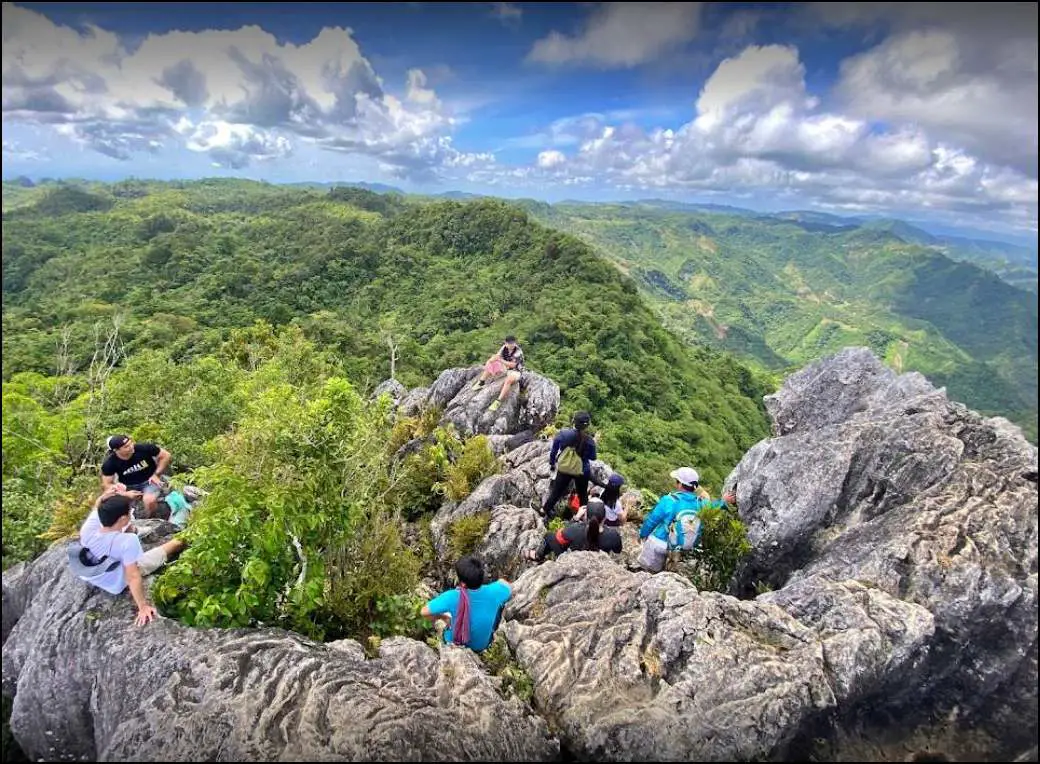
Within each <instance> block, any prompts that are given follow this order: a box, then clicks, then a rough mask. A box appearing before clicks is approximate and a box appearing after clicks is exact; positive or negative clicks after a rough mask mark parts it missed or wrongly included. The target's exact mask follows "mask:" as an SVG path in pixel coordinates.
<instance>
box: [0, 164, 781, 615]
mask: <svg viewBox="0 0 1040 764" xmlns="http://www.w3.org/2000/svg"><path fill="white" fill-rule="evenodd" d="M8 190H9V189H8V187H7V186H6V185H5V212H4V225H3V290H4V291H3V294H4V302H3V378H4V408H3V416H4V463H3V469H4V484H3V490H4V497H3V498H4V507H5V511H4V517H3V519H4V564H5V566H6V565H8V564H10V563H11V562H13V561H15V560H16V559H18V558H20V557H25V556H27V555H31V554H33V553H35V552H38V551H39V544H40V543H42V542H40V541H39V540H37V534H39V533H40V532H42V531H43V530H45V529H46V528H47V527H48V526H51V524H52V522H53V523H54V527H53V528H52V531H53V532H54V533H57V532H58V531H60V530H61V529H65V530H68V529H69V527H70V526H71V527H74V525H75V522H77V521H78V519H79V518H80V517H82V513H83V507H84V502H85V501H86V497H88V496H89V494H90V493H91V491H93V490H95V488H96V485H97V477H96V469H97V464H98V462H99V460H100V457H101V456H102V454H101V451H100V444H101V442H102V438H103V436H104V435H105V434H108V433H110V432H112V431H129V432H131V433H132V434H134V435H135V436H136V437H138V439H155V440H158V441H159V442H161V443H163V444H164V445H166V446H167V447H168V448H170V450H171V451H172V452H173V454H174V460H175V469H176V470H177V471H178V472H179V473H180V474H186V473H187V471H189V470H196V473H195V475H194V477H195V478H196V479H198V480H200V481H201V482H202V483H204V484H208V485H210V486H211V488H212V487H218V486H226V485H233V486H235V487H236V488H235V491H233V492H231V493H228V492H227V491H224V490H217V491H216V492H215V493H214V495H213V496H211V498H210V499H209V500H207V502H206V507H207V510H206V512H207V513H214V514H215V515H219V514H220V513H221V512H226V511H228V509H229V508H233V509H234V514H235V515H236V516H240V517H243V518H249V517H254V516H256V515H255V512H256V511H257V510H256V508H257V507H258V506H261V505H266V506H275V507H278V508H279V509H278V512H277V516H278V517H294V516H295V514H294V513H293V512H291V511H290V509H291V508H292V507H294V506H295V507H297V508H298V509H300V510H302V508H303V504H300V502H301V501H303V502H304V503H307V502H310V504H309V506H315V507H316V508H317V509H316V511H315V513H314V514H315V518H316V519H315V520H314V526H313V527H310V526H308V527H306V528H298V529H297V530H296V531H294V532H295V533H296V534H297V536H298V537H300V538H301V539H303V538H304V537H306V538H327V535H328V532H329V526H328V522H329V519H328V518H329V517H330V515H329V514H328V512H325V511H324V510H322V509H321V508H322V507H323V506H326V505H327V506H332V504H334V499H335V495H336V490H334V488H333V487H332V485H331V484H330V483H329V478H328V477H327V476H326V475H325V473H324V472H323V470H322V468H321V464H322V461H321V459H322V456H323V455H324V456H325V457H326V458H327V459H328V461H329V467H328V468H329V469H330V470H332V471H333V473H334V474H335V475H338V476H339V477H342V475H343V474H355V473H354V472H352V470H357V469H361V473H360V474H368V475H380V476H381V477H379V478H378V480H376V479H375V478H373V480H374V481H375V482H373V483H372V484H368V483H366V484H365V485H363V486H359V488H358V492H357V497H358V498H357V502H356V503H357V504H358V506H360V505H362V504H365V503H366V502H367V501H369V500H371V499H372V497H373V496H378V497H379V498H378V500H377V501H376V500H373V501H374V506H376V507H377V508H378V507H384V505H385V508H386V511H387V512H390V511H394V510H400V509H408V508H407V507H402V506H401V502H400V501H399V500H394V499H392V498H387V496H386V495H385V493H386V490H389V489H387V486H394V488H393V490H391V491H390V493H391V494H393V493H395V492H396V493H397V494H398V495H410V496H416V495H417V493H418V492H417V491H416V489H415V485H414V483H415V480H412V479H411V478H410V477H408V476H396V477H395V476H394V474H392V471H389V472H388V471H387V470H389V466H388V465H387V464H385V463H384V462H381V461H380V459H384V458H385V455H376V454H374V453H368V452H367V451H366V449H367V448H368V446H365V447H363V448H361V451H363V452H365V456H364V457H363V458H362V457H361V456H358V457H357V459H361V460H362V461H361V462H356V461H353V460H352V459H354V457H351V456H350V454H351V453H353V452H354V451H356V450H357V448H355V446H357V444H371V443H379V442H384V441H385V440H386V438H387V437H389V436H388V435H387V433H386V432H384V431H383V430H381V429H380V428H381V427H382V426H383V425H381V424H379V423H378V422H377V421H375V420H368V419H365V420H364V421H361V419H356V420H355V419H351V420H350V421H348V422H344V423H342V426H339V427H337V428H333V430H332V431H334V432H335V433H336V435H335V437H333V435H331V434H330V432H332V431H330V430H329V429H328V427H329V424H328V422H327V421H325V419H323V416H324V415H322V416H319V415H318V414H319V413H320V412H321V411H327V410H329V407H330V406H331V405H332V404H330V403H329V401H347V402H348V403H349V406H348V408H349V409H351V410H353V408H351V407H355V406H356V405H357V404H356V402H355V403H350V402H351V401H356V400H360V399H364V398H365V397H366V396H367V395H368V394H369V391H370V390H371V389H372V388H373V387H374V386H375V385H376V384H378V383H379V382H380V381H382V380H383V379H385V378H386V377H387V376H388V373H389V358H388V353H387V351H386V347H387V345H386V341H387V338H392V339H393V341H394V342H395V343H398V344H399V345H400V349H401V356H400V359H399V360H398V362H397V371H398V373H397V377H398V378H399V379H400V380H401V381H402V382H404V383H405V384H406V385H409V386H412V385H418V384H429V383H430V382H431V381H432V380H433V379H434V378H435V377H436V375H437V374H438V373H439V372H440V371H441V370H442V369H444V368H446V367H450V366H459V365H470V364H474V363H480V362H482V361H483V359H484V358H486V357H487V355H488V354H489V353H490V352H492V351H493V350H494V349H495V348H496V347H497V346H498V344H499V342H500V340H501V338H502V337H503V336H504V335H505V334H507V333H515V334H516V335H517V336H518V338H519V340H520V342H521V343H522V344H523V346H524V349H525V353H526V357H527V360H528V364H529V366H530V367H531V368H532V369H533V370H535V371H537V372H540V373H543V374H545V375H547V376H549V377H551V378H552V379H554V380H555V381H557V382H558V383H559V384H560V386H561V389H562V391H563V410H562V411H561V414H560V419H559V423H561V424H562V423H563V422H565V421H566V419H567V418H568V417H569V415H570V414H571V413H573V412H574V411H575V410H578V409H588V410H590V411H591V412H592V414H593V422H594V429H596V430H597V432H598V433H599V436H600V445H601V453H602V454H603V456H604V458H606V459H608V460H609V461H610V462H611V463H612V464H614V465H615V467H616V468H617V469H619V470H620V471H622V472H624V473H625V474H626V475H627V476H628V477H629V479H630V481H631V482H632V483H634V484H635V485H639V486H642V487H647V488H650V489H652V490H661V489H662V488H664V487H665V486H666V485H667V483H668V478H667V473H668V471H669V470H670V469H671V468H673V467H674V466H675V465H676V464H679V463H689V464H692V465H694V466H696V467H697V468H698V469H699V470H700V471H701V472H702V475H704V481H705V482H706V483H707V485H708V486H709V487H710V488H712V489H713V490H716V491H717V490H718V488H719V486H720V484H721V481H722V479H723V478H724V477H725V475H726V474H727V473H728V471H729V470H730V469H732V467H733V466H734V465H735V464H736V462H737V461H738V460H739V459H740V457H741V456H742V455H743V453H744V451H745V450H746V449H747V448H748V447H749V446H751V445H752V444H753V443H755V442H756V441H757V440H759V439H760V438H762V437H765V436H766V435H767V434H768V427H767V422H766V418H765V416H764V412H763V409H762V403H761V399H762V396H763V395H764V394H765V393H766V392H768V390H767V389H766V388H765V387H764V386H763V384H762V382H761V381H760V380H759V379H758V378H757V377H756V376H755V374H753V373H751V372H749V371H748V369H747V368H745V367H744V366H742V365H740V364H739V363H738V362H736V361H734V360H733V359H732V357H731V356H729V355H728V354H725V353H720V352H718V351H715V350H712V349H708V348H703V347H701V348H691V347H687V346H685V345H684V344H683V343H682V342H681V341H680V340H679V339H677V338H676V337H675V336H674V335H673V334H671V333H670V332H669V331H667V330H666V329H664V328H663V327H662V326H661V324H660V322H659V321H658V319H657V318H656V316H655V315H654V313H653V312H652V310H651V309H650V308H649V307H648V306H647V304H646V302H645V300H644V298H643V297H642V296H641V295H640V294H639V291H638V289H637V288H636V287H635V285H634V283H633V282H632V281H631V280H630V279H627V278H625V277H624V276H623V275H622V274H620V273H618V271H617V269H616V268H614V267H613V266H612V265H611V264H609V263H607V262H605V261H604V260H602V259H601V258H599V257H598V256H597V255H596V254H594V253H593V252H592V251H591V250H590V248H589V247H588V246H587V245H585V244H583V243H581V242H580V241H578V240H577V239H575V238H573V237H570V236H567V235H563V234H559V233H556V232H554V231H552V230H549V229H547V228H544V227H542V226H541V225H539V224H537V223H534V222H532V221H531V220H529V219H528V217H527V215H526V214H525V213H524V212H523V211H521V210H519V209H517V208H515V207H513V206H510V205H507V204H505V203H501V202H495V201H479V202H470V203H466V204H460V203H458V202H454V201H444V202H436V203H410V202H406V201H404V200H402V199H401V198H399V197H395V196H392V195H377V194H374V193H371V192H367V191H361V190H356V189H334V190H332V191H331V192H330V191H326V190H313V189H301V188H287V187H277V186H271V185H265V184H261V183H252V182H244V181H234V180H213V181H200V182H188V183H146V182H134V181H128V182H122V183H117V184H113V185H97V184H91V185H83V186H78V185H67V186H61V187H58V188H54V187H51V188H44V189H40V188H36V189H17V190H15V189H12V191H13V193H12V194H10V198H8V196H9V195H8ZM344 405H346V404H344ZM333 408H335V407H333ZM316 412H318V413H316ZM358 417H361V415H360V414H358ZM300 428H303V430H305V431H306V432H307V433H308V434H307V435H306V437H303V439H302V441H301V442H306V443H307V444H310V445H309V446H308V448H309V449H311V450H308V449H307V448H304V447H303V446H301V445H298V444H297V445H296V446H294V445H293V443H294V437H296V436H293V435H292V433H294V432H296V433H298V432H299V431H300ZM308 428H309V429H308ZM249 433H252V435H249ZM297 439H299V438H297ZM316 443H317V444H321V445H320V447H318V448H317V450H314V448H315V447H314V444H316ZM264 444H266V445H264ZM467 447H468V446H467V445H465V444H459V445H458V449H459V453H460V454H463V453H464V452H465V449H466V448H467ZM380 453H381V452H380ZM365 459H367V460H369V461H364V460H365ZM473 460H474V462H475V463H476V462H479V461H480V460H479V458H478V456H474V457H473ZM255 461H261V462H264V463H265V465H266V468H274V470H275V471H274V472H269V471H268V472H264V473H263V475H265V476H270V475H275V476H285V475H290V474H292V475H293V476H294V477H293V478H292V479H289V478H285V480H284V486H282V487H281V488H280V487H279V485H282V484H281V483H278V482H277V481H276V482H273V483H272V482H264V481H260V480H258V481H254V483H243V482H242V481H241V477H242V476H243V475H244V474H249V465H250V464H251V463H253V462H255ZM359 464H360V466H359ZM337 465H338V466H337ZM442 466H443V465H442ZM236 476H237V477H236ZM437 477H440V478H445V477H446V476H444V475H440V476H437V475H434V476H433V478H437ZM297 478H298V479H297ZM433 478H431V479H430V480H427V481H426V483H422V481H419V482H420V484H423V485H426V487H427V488H428V487H429V486H430V485H433V484H434V482H438V483H440V482H444V481H443V480H438V481H434V479H433ZM207 481H209V482H208V483H207ZM379 481H383V482H379ZM448 482H450V480H449V481H448ZM409 485H411V488H409ZM306 491H311V492H312V493H313V496H312V497H311V498H307V499H304V500H301V499H299V498H298V497H299V496H300V495H303V496H307V494H306V493H305V492H306ZM301 492H304V493H302V494H301ZM292 497H297V498H292ZM322 497H325V498H322ZM366 497H367V498H366ZM293 502H297V503H296V504H294V503H293ZM369 503H371V502H369ZM213 507H216V509H214V508H213ZM9 508H11V509H9ZM14 508H17V509H14ZM318 510H321V511H318ZM330 511H331V510H330ZM359 512H360V510H359ZM382 513H383V510H382V509H379V511H374V510H373V511H369V512H366V513H363V514H358V513H355V514H352V515H351V517H356V518H364V519H357V520H356V522H358V523H361V522H366V523H367V522H373V523H374V522H377V521H378V519H379V518H382V517H383V516H384V515H383V514H382ZM204 518H205V515H204V516H203V518H202V519H204ZM373 518H375V519H373ZM202 519H200V523H201V522H202ZM243 522H245V520H243ZM351 522H355V521H354V520H352V521H351ZM379 527H380V528H383V530H382V531H379V532H378V533H375V532H374V533H373V534H372V535H373V537H376V538H381V539H383V541H382V542H380V543H381V544H382V548H386V549H391V548H395V544H396V542H395V541H394V540H393V539H391V538H389V537H387V538H384V537H383V536H381V535H380V534H381V533H389V534H391V535H392V532H391V531H388V530H386V527H387V526H384V525H380V526H379ZM192 532H195V533H198V532H199V531H192ZM258 532H259V531H258ZM282 532H283V531H279V533H282ZM9 533H10V535H9ZM301 534H302V535H301ZM261 535H262V534H261ZM265 538H266V537H265ZM350 538H354V536H351V537H350ZM278 539H281V540H282V541H284V537H282V536H278V535H277V534H276V535H274V536H271V537H270V538H268V539H267V540H266V541H264V542H263V543H264V544H267V545H269V546H270V547H271V548H272V549H274V548H275V547H277V546H278ZM304 540H305V539H304ZM228 543H230V541H229V542H228ZM257 543H260V542H257ZM343 543H344V544H346V543H347V541H346V540H344V541H343ZM304 547H305V548H306V544H304ZM284 551H285V550H284V549H282V550H280V551H279V554H282V552H284ZM370 551H371V550H370ZM225 553H226V554H225ZM373 553H374V552H373ZM199 554H201V552H200V553H199ZM221 554H224V556H223V557H221ZM227 554H231V551H230V548H229V549H225V550H224V552H223V553H220V554H217V553H215V552H214V553H212V554H211V557H212V558H213V559H217V558H221V559H223V560H224V563H222V564H230V562H228V561H229V559H232V558H229V557H227ZM214 555H215V556H214ZM235 555H238V557H234V558H235V559H239V557H240V558H241V559H243V560H244V559H253V557H254V556H255V555H253V556H250V555H245V552H242V551H241V550H239V551H238V552H236V553H235ZM241 555H245V557H241ZM257 559H265V558H263V556H259V557H257ZM282 562H283V563H284V569H285V570H288V569H289V568H290V567H291V565H290V563H292V561H291V560H283V561H282ZM297 562H298V561H297ZM213 564H214V565H216V563H213ZM271 565H274V563H271ZM232 567H233V566H232ZM405 567H407V566H405ZM244 569H245V568H244V567H239V568H237V570H240V571H241V570H244ZM311 570H312V571H313V570H314V568H313V567H312V568H311ZM224 573H225V574H227V571H224ZM283 574H284V575H287V574H285V573H284V572H283ZM228 575H230V574H228ZM271 575H272V572H271V570H269V569H266V568H264V567H263V566H260V565H259V563H257V564H255V565H253V566H252V567H251V568H250V569H249V576H254V577H255V578H256V581H258V582H259V581H264V582H266V583H264V584H263V586H270V585H271V583H270V582H271V580H272V579H271ZM170 576H173V574H172V573H171V574H170ZM215 578H219V577H218V576H215ZM250 580H252V579H250ZM163 581H166V582H167V588H166V589H163V588H160V592H163V591H166V592H167V593H166V594H164V595H162V596H165V597H166V598H167V601H168V603H173V602H175V601H177V598H178V596H180V595H178V594H177V593H176V592H172V591H170V590H169V586H171V585H169V584H168V581H169V579H168V578H164V579H163ZM239 583H240V582H239V581H238V579H237V578H236V577H235V576H231V578H230V579H229V583H228V586H231V591H232V594H234V592H235V591H237V590H236V589H235V587H236V586H238V585H239ZM315 585H317V584H315ZM257 586H261V584H259V583H258V584H257ZM399 588H400V587H398V589H399ZM211 594H213V596H216V594H214V593H211ZM225 594H226V593H225ZM207 596H209V595H207ZM343 596H344V597H348V599H349V597H355V599H356V596H355V595H349V596H348V594H344V595H343ZM231 599H234V598H233V597H232V598H231ZM231 599H227V598H226V597H225V599H220V597H217V599H213V600H210V601H209V604H208V605H206V608H208V610H207V609H206V608H203V610H204V611H205V612H206V613H208V617H211V618H212V617H215V616H216V615H220V614H221V613H222V611H221V608H225V609H227V608H228V607H229V605H228V603H229V602H230V601H231ZM366 602H367V601H366ZM200 603H201V600H200V601H196V602H195V606H196V608H195V612H201V611H199V608H202V605H201V604H200ZM221 603H223V604H221ZM261 604H262V603H261ZM343 607H344V608H346V610H349V607H348V606H347V605H344V606H343ZM341 610H342V609H341ZM341 615H342V613H341ZM225 616H226V614H225ZM227 617H230V616H227ZM293 617H294V618H301V619H303V620H304V621H306V620H308V618H309V615H308V614H307V613H303V612H296V613H295V614H294V616H293ZM344 617H345V616H344ZM311 620H313V619H311ZM340 620H342V618H340Z"/></svg>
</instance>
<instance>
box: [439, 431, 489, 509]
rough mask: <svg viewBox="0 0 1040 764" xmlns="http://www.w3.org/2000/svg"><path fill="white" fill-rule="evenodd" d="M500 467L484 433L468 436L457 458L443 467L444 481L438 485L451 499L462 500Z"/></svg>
mask: <svg viewBox="0 0 1040 764" xmlns="http://www.w3.org/2000/svg"><path fill="white" fill-rule="evenodd" d="M499 469H500V464H499V461H498V459H497V458H496V457H495V454H494V452H493V451H492V450H491V444H490V443H489V442H488V439H487V437H486V436H484V435H477V436H476V437H473V438H470V439H469V440H467V441H466V442H465V443H464V444H463V445H462V453H461V454H460V455H459V457H458V460H457V461H456V462H454V463H453V464H449V465H448V467H447V468H446V469H445V476H444V481H443V483H442V484H441V486H439V487H440V488H441V491H442V492H443V493H444V495H445V497H447V498H448V499H450V500H451V501H462V500H463V499H465V498H466V497H467V496H469V495H470V493H471V492H472V491H473V489H474V488H476V487H477V486H478V485H479V484H480V482H481V481H482V480H484V479H485V478H488V477H491V476H492V475H494V474H495V473H497V472H498V471H499Z"/></svg>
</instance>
